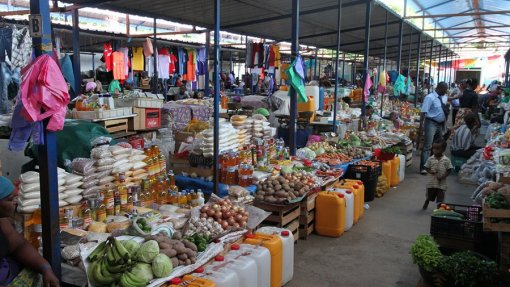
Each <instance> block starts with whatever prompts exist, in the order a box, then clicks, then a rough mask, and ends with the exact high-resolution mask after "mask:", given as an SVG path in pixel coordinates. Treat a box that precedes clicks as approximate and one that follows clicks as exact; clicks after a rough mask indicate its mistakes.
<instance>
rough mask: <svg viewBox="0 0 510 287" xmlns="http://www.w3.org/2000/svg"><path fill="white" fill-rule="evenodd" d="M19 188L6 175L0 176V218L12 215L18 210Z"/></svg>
mask: <svg viewBox="0 0 510 287" xmlns="http://www.w3.org/2000/svg"><path fill="white" fill-rule="evenodd" d="M16 193H17V189H16V187H15V186H14V184H13V183H12V182H11V181H10V180H9V179H8V178H6V177H3V176H0V218H4V217H12V216H13V215H14V211H15V210H16V202H15V201H14V198H15V197H16Z"/></svg>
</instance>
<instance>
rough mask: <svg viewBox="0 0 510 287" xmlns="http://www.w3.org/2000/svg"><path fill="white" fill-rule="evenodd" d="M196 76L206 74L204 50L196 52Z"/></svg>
mask: <svg viewBox="0 0 510 287" xmlns="http://www.w3.org/2000/svg"><path fill="white" fill-rule="evenodd" d="M197 58H198V59H197V74H198V75H199V76H201V75H205V74H206V73H207V56H206V54H205V48H201V49H199V50H198V55H197Z"/></svg>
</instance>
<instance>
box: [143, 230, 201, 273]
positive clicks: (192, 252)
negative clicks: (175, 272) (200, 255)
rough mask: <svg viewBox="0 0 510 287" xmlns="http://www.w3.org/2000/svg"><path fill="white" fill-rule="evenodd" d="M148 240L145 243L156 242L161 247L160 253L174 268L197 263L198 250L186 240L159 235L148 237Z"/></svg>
mask: <svg viewBox="0 0 510 287" xmlns="http://www.w3.org/2000/svg"><path fill="white" fill-rule="evenodd" d="M146 240H147V241H146V242H145V243H147V242H151V241H155V242H156V243H157V245H158V247H159V253H160V254H161V253H162V254H165V255H166V256H168V258H170V260H171V262H172V266H173V267H177V266H183V265H184V266H186V265H190V264H194V263H195V261H196V257H197V251H198V248H197V246H196V245H195V244H194V243H192V242H190V241H188V240H186V239H184V240H177V239H171V238H170V237H168V236H166V235H162V234H157V235H151V236H148V237H147V238H146ZM142 246H143V245H142ZM154 258H156V257H154Z"/></svg>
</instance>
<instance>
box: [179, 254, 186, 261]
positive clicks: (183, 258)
mask: <svg viewBox="0 0 510 287" xmlns="http://www.w3.org/2000/svg"><path fill="white" fill-rule="evenodd" d="M177 258H179V260H186V259H188V254H186V253H181V254H179V255H177Z"/></svg>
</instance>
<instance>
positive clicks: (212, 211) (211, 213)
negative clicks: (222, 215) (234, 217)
mask: <svg viewBox="0 0 510 287" xmlns="http://www.w3.org/2000/svg"><path fill="white" fill-rule="evenodd" d="M214 214H216V212H215V211H214V210H212V209H209V210H208V211H207V215H208V216H214Z"/></svg>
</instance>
